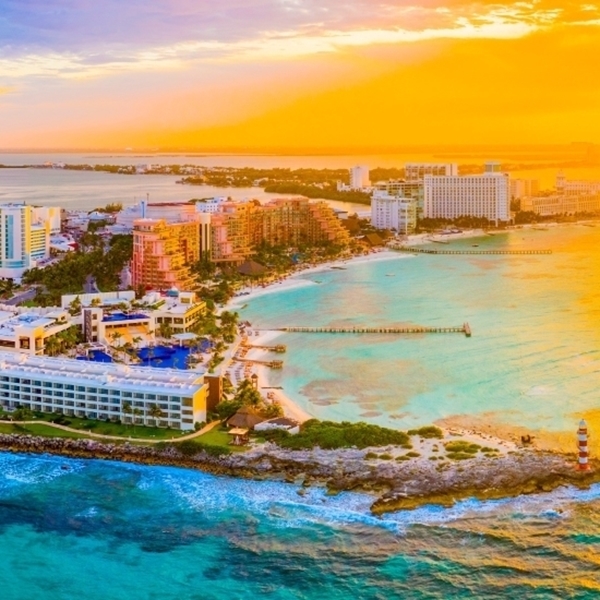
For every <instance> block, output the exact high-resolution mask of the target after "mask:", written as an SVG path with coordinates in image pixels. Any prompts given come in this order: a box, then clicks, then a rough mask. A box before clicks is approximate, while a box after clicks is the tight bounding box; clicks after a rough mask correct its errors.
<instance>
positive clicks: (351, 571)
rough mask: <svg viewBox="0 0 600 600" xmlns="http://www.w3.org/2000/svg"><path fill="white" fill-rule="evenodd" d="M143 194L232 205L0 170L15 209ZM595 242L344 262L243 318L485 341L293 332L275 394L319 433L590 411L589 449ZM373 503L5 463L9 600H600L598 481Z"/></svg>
mask: <svg viewBox="0 0 600 600" xmlns="http://www.w3.org/2000/svg"><path fill="white" fill-rule="evenodd" d="M18 156H19V157H20V159H21V162H23V158H24V157H23V155H18ZM127 158H128V159H129V157H127ZM217 158H218V161H217ZM246 158H247V157H244V159H246ZM343 158H344V159H347V158H348V157H343ZM358 158H360V157H357V159H356V160H354V159H352V160H351V159H348V165H347V166H351V165H352V164H356V163H358V162H359V160H358ZM104 159H105V157H101V159H98V160H99V161H100V162H109V161H105V160H104ZM338 159H339V157H338ZM338 159H336V160H338ZM45 160H66V159H65V158H64V157H63V158H61V157H60V156H57V157H56V158H54V157H52V156H44V161H45ZM145 160H146V159H145V158H141V159H140V160H138V159H137V158H136V159H135V161H133V162H135V163H136V164H137V163H138V162H144V161H145ZM198 160H199V161H204V162H201V163H200V164H207V163H206V158H205V157H202V158H198ZM214 160H215V163H214V164H225V163H224V162H222V159H221V158H219V157H215V159H214ZM231 160H241V159H240V157H237V158H235V157H234V158H231ZM252 160H253V159H252V158H248V163H247V164H256V163H252V162H251V161H252ZM263 160H264V157H261V158H260V161H263ZM327 160H328V161H331V160H332V159H331V158H330V157H329V158H327ZM339 160H340V162H341V159H339ZM3 162H4V163H7V161H6V156H0V163H3ZM73 162H76V161H73ZM82 162H85V161H82ZM129 162H131V161H129ZM152 162H157V160H156V159H155V158H152ZM173 162H178V161H176V160H173ZM361 162H364V161H361ZM7 164H8V163H7ZM12 164H19V163H12ZM260 164H263V163H262V162H260ZM268 164H269V165H271V164H281V162H280V161H279V158H278V157H277V160H276V161H275V163H273V162H272V161H270V162H268ZM294 164H295V163H294ZM294 164H291V162H290V164H289V166H294ZM311 164H312V165H314V166H319V165H321V164H322V163H319V162H317V163H316V164H315V162H312V163H311ZM265 166H267V165H266V164H265ZM172 179H174V178H172ZM150 185H153V186H156V187H153V188H152V189H149V186H150ZM148 192H149V193H150V195H151V201H152V200H154V201H159V200H161V201H166V200H185V199H187V198H188V196H189V197H192V196H193V195H199V194H201V195H202V196H208V195H212V194H213V193H216V194H217V195H227V194H228V193H229V192H227V191H224V190H219V191H218V192H210V193H207V190H206V189H205V188H188V187H184V186H179V185H175V184H174V181H170V180H169V178H168V177H163V176H157V177H146V176H139V177H137V176H132V177H128V176H118V175H109V174H104V173H75V172H63V171H52V170H0V199H1V200H2V201H7V200H13V201H27V202H32V203H33V202H36V203H40V204H49V205H52V204H59V205H63V206H65V207H67V208H79V209H91V208H93V207H94V206H98V205H100V206H102V205H104V204H106V203H108V202H115V201H123V202H124V203H125V204H126V203H129V202H133V200H134V198H135V199H140V198H143V197H145V195H146V193H148ZM251 192H252V193H254V191H253V190H251ZM241 193H242V192H241V191H240V190H232V191H231V195H235V196H238V197H239V195H240V194H241ZM599 242H600V227H596V228H594V227H584V226H570V227H561V228H556V229H554V228H549V229H547V230H543V229H538V230H521V231H519V232H514V233H511V234H500V235H496V236H493V237H491V236H490V237H486V238H478V239H469V240H464V241H461V242H452V243H451V244H450V245H448V246H445V245H441V244H432V248H434V249H447V248H452V249H455V248H461V247H463V248H467V249H471V248H472V247H473V244H477V247H478V248H481V249H504V248H516V249H519V248H551V249H552V250H553V254H551V255H533V256H524V255H515V256H485V255H474V256H467V255H462V256H441V255H440V256H429V255H419V256H409V257H405V256H400V255H398V257H397V258H394V259H392V260H387V261H381V262H372V263H365V264H356V265H350V264H349V265H347V268H346V270H329V271H326V272H322V273H318V274H314V275H310V276H306V280H307V281H306V284H305V286H304V287H303V288H299V289H295V290H289V291H285V292H280V293H277V294H271V295H265V296H262V297H258V298H256V299H254V300H251V301H249V302H248V306H247V307H246V308H245V309H243V310H242V311H241V314H242V317H243V318H244V319H249V320H251V321H252V322H253V323H254V324H255V325H257V326H262V327H276V326H284V325H334V324H339V325H365V326H376V325H382V326H385V325H394V324H404V323H411V324H418V325H425V326H453V325H459V326H460V325H462V323H463V322H465V321H468V322H469V323H470V325H471V327H472V329H473V337H471V338H466V337H464V336H462V335H460V334H439V335H438V334H431V335H417V336H414V337H409V336H403V337H395V336H390V335H375V336H336V335H317V334H310V335H299V334H285V335H283V336H281V337H280V338H279V340H281V342H282V343H285V344H286V345H287V346H288V352H287V354H285V355H283V356H278V358H283V359H284V361H285V365H284V368H283V370H282V371H281V372H280V373H274V374H273V381H274V383H273V384H274V385H277V382H278V383H279V384H281V385H282V386H283V387H284V389H285V392H286V393H287V394H288V395H289V396H291V397H292V398H294V399H295V400H296V401H297V402H298V403H299V404H301V405H302V406H304V407H306V408H307V409H308V410H309V411H310V412H312V413H313V414H315V415H316V416H318V417H320V418H334V419H349V420H355V419H362V420H366V421H370V422H376V423H382V424H387V425H390V426H397V427H402V428H406V427H409V426H413V425H418V424H426V423H431V422H433V421H439V420H442V421H443V420H448V419H456V420H457V422H459V423H460V422H468V421H469V419H473V418H475V417H477V418H478V419H479V420H480V423H486V424H490V426H492V425H493V427H494V428H498V427H500V426H503V427H508V428H511V427H520V426H524V427H528V428H530V429H533V430H534V431H538V430H539V429H540V428H543V429H544V430H545V431H547V432H550V434H556V435H558V434H559V433H563V432H569V433H570V435H571V437H570V438H569V439H570V440H572V437H573V436H572V434H573V432H574V428H575V427H576V424H577V421H578V420H579V418H581V416H585V417H586V418H587V419H588V420H589V421H590V423H591V424H592V427H591V431H592V439H591V441H592V443H594V440H595V438H596V437H598V438H600V436H598V435H596V434H595V433H594V431H600V418H599V415H600V411H599V410H598V400H597V390H598V389H599V387H600V386H599V384H600V344H599V342H600V339H599V338H600V332H599V329H598V322H599V320H598V319H599V316H600V294H599V291H598V289H599V288H598V279H599V275H600V262H599V260H598V255H597V249H598V243H599ZM371 501H372V498H371V497H369V496H368V495H366V494H359V493H351V492H346V493H342V494H340V495H338V496H334V497H332V496H328V495H327V494H326V493H325V491H324V490H323V489H319V488H312V489H308V490H307V492H306V494H305V495H303V496H302V495H299V494H298V487H297V486H295V485H292V484H286V483H280V482H268V481H245V480H241V479H231V478H225V477H215V476H212V475H207V474H203V473H199V472H195V471H191V470H182V469H175V468H165V467H147V466H137V465H130V464H123V463H115V462H108V461H106V462H104V461H94V460H89V461H84V460H72V459H64V458H60V457H52V456H26V455H20V454H14V455H13V454H8V453H0V558H1V560H0V590H1V591H0V598H2V600H29V599H31V598H37V599H38V600H72V599H75V598H82V597H85V598H86V599H87V600H113V599H114V600H120V599H123V600H125V599H127V600H151V599H157V600H158V599H160V600H170V599H175V598H177V599H178V600H195V599H198V600H200V599H202V600H212V599H221V598H232V599H242V600H243V599H246V598H252V599H254V598H263V597H264V598H274V599H279V598H281V599H307V600H313V599H315V600H318V599H322V598H327V600H335V599H336V598H340V599H341V598H343V599H346V598H349V597H352V598H357V599H360V600H362V599H365V600H367V599H368V600H370V599H377V600H379V599H381V600H383V599H385V600H390V599H392V600H395V599H398V600H413V599H414V600H417V599H418V600H421V599H423V600H424V599H431V600H434V599H443V600H445V599H455V598H456V599H473V598H475V599H484V600H494V599H505V598H508V599H514V598H520V599H526V600H528V599H532V600H546V599H548V600H551V599H555V598H569V599H576V600H580V599H581V600H583V599H586V600H587V599H591V600H593V599H596V598H600V559H599V557H600V517H599V516H598V515H599V514H600V486H593V487H592V488H591V489H590V490H588V491H575V490H571V489H561V490H557V491H555V492H552V493H550V494H543V495H539V496H527V497H522V498H516V499H510V500H503V501H493V502H492V501H487V502H478V501H475V500H468V501H464V502H461V503H459V504H458V505H456V506H455V507H454V508H451V509H447V508H440V507H432V506H428V507H423V508H421V509H419V510H416V511H407V512H401V513H396V514H392V515H386V516H385V517H381V518H378V517H373V516H371V515H370V513H369V506H370V503H371Z"/></svg>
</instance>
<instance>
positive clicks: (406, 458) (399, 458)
mask: <svg viewBox="0 0 600 600" xmlns="http://www.w3.org/2000/svg"><path fill="white" fill-rule="evenodd" d="M396 460H397V461H398V462H404V461H405V460H410V456H398V457H397V458H396Z"/></svg>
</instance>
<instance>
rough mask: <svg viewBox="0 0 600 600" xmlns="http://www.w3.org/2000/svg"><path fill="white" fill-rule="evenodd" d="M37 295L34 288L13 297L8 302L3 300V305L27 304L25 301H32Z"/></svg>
mask: <svg viewBox="0 0 600 600" xmlns="http://www.w3.org/2000/svg"><path fill="white" fill-rule="evenodd" d="M36 293H37V290H36V288H32V289H30V290H27V291H26V292H21V293H20V294H17V295H16V296H13V297H12V298H11V299H10V300H4V302H3V304H8V305H9V306H16V305H17V304H21V303H23V302H27V300H33V299H34V298H35V295H36Z"/></svg>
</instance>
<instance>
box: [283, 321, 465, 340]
mask: <svg viewBox="0 0 600 600" xmlns="http://www.w3.org/2000/svg"><path fill="white" fill-rule="evenodd" d="M277 331H285V332H287V333H388V334H407V333H463V334H464V335H465V336H466V337H471V335H472V332H471V326H470V325H469V324H468V323H463V325H462V326H461V327H420V326H413V327H297V326H293V327H280V328H279V329H277Z"/></svg>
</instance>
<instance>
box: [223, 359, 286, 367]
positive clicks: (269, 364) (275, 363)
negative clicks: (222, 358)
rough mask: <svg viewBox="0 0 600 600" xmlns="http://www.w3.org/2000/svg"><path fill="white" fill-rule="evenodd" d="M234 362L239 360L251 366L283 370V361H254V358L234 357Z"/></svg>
mask: <svg viewBox="0 0 600 600" xmlns="http://www.w3.org/2000/svg"><path fill="white" fill-rule="evenodd" d="M233 360H237V361H238V362H245V363H249V364H251V365H265V366H267V367H271V369H281V368H283V361H282V360H254V359H253V358H242V357H239V356H234V357H233Z"/></svg>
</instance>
